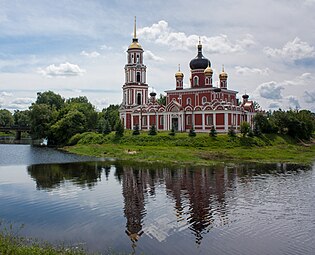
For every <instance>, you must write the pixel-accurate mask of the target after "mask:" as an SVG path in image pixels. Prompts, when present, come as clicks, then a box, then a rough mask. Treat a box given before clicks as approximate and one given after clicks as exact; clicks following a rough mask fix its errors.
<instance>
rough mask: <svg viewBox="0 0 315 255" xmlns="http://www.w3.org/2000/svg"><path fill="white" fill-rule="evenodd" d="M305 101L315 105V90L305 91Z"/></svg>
mask: <svg viewBox="0 0 315 255" xmlns="http://www.w3.org/2000/svg"><path fill="white" fill-rule="evenodd" d="M303 97H304V100H305V102H306V103H308V104H313V103H315V90H313V91H304V95H303Z"/></svg>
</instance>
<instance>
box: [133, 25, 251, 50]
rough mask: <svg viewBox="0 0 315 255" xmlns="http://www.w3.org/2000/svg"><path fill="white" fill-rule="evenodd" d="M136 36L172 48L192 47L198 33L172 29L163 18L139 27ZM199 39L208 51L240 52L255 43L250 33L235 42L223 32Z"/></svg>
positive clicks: (194, 44)
mask: <svg viewBox="0 0 315 255" xmlns="http://www.w3.org/2000/svg"><path fill="white" fill-rule="evenodd" d="M138 36H139V37H141V38H144V39H146V40H149V41H154V42H155V43H157V44H162V45H167V46H170V47H171V49H173V50H174V49H175V50H188V49H193V48H195V47H196V45H197V43H198V40H199V36H198V35H186V34H185V33H183V32H176V31H173V30H172V29H171V28H170V27H169V26H168V23H167V22H166V21H165V20H160V21H159V22H158V23H155V24H153V25H152V26H150V27H143V28H140V29H139V30H138ZM200 39H201V42H202V45H203V47H204V49H205V50H207V51H209V52H210V53H233V52H240V51H244V50H245V49H246V48H248V47H250V46H251V45H253V44H254V43H255V42H254V39H253V36H252V35H250V34H247V35H245V37H244V38H242V39H239V40H237V41H236V42H235V43H232V42H231V41H230V40H229V38H228V37H227V35H224V34H221V35H218V36H213V37H207V36H201V37H200Z"/></svg>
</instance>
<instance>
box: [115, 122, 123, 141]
mask: <svg viewBox="0 0 315 255" xmlns="http://www.w3.org/2000/svg"><path fill="white" fill-rule="evenodd" d="M115 129H116V133H115V135H116V137H122V136H124V131H125V130H124V125H123V124H122V122H121V120H119V121H118V123H117V125H116V127H115Z"/></svg>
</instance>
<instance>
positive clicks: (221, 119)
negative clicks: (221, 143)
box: [216, 113, 224, 125]
mask: <svg viewBox="0 0 315 255" xmlns="http://www.w3.org/2000/svg"><path fill="white" fill-rule="evenodd" d="M216 115H217V116H216V125H224V113H217V114H216Z"/></svg>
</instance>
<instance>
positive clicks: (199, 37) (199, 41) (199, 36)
mask: <svg viewBox="0 0 315 255" xmlns="http://www.w3.org/2000/svg"><path fill="white" fill-rule="evenodd" d="M199 45H201V39H200V36H199Z"/></svg>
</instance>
